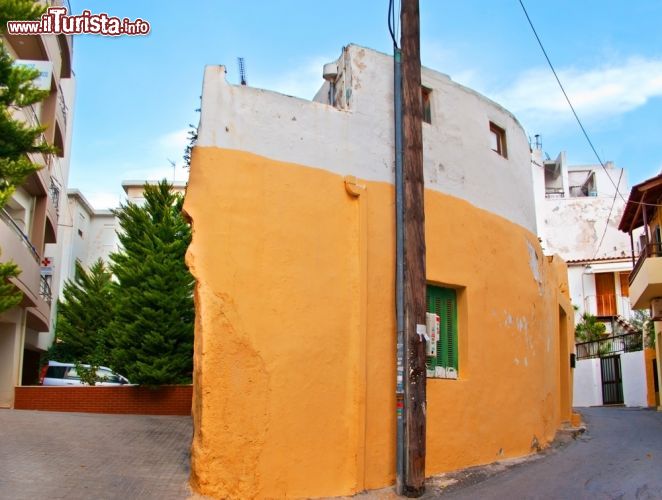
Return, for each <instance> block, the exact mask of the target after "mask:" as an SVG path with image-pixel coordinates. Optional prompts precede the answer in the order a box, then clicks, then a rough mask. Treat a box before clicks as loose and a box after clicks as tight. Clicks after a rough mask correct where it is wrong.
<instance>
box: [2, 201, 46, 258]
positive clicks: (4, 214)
mask: <svg viewBox="0 0 662 500" xmlns="http://www.w3.org/2000/svg"><path fill="white" fill-rule="evenodd" d="M0 219H2V220H4V221H5V222H6V223H7V225H8V226H9V227H10V228H11V229H12V230H13V231H14V232H15V233H16V234H17V235H18V236H19V237H20V239H21V241H22V242H23V244H24V245H25V246H26V247H27V248H28V250H30V254H31V255H32V257H33V258H34V260H36V261H37V262H40V260H41V259H40V257H39V253H38V252H37V249H36V248H35V247H34V245H33V244H32V243H31V242H30V238H28V235H27V234H25V233H24V232H23V230H22V229H21V228H20V227H19V226H18V224H16V222H15V221H14V219H12V216H11V215H9V212H7V210H5V209H4V208H3V209H0Z"/></svg>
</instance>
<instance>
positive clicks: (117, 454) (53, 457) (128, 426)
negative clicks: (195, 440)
mask: <svg viewBox="0 0 662 500" xmlns="http://www.w3.org/2000/svg"><path fill="white" fill-rule="evenodd" d="M191 428H192V427H191V419H190V417H162V416H145V415H98V414H86V413H53V412H37V411H21V410H0V498H11V499H35V498H49V499H55V498H67V499H90V498H103V499H114V498H117V499H119V498H122V499H132V498H141V499H152V498H153V499H157V498H158V499H183V498H187V496H188V487H187V480H188V472H189V447H190V444H191Z"/></svg>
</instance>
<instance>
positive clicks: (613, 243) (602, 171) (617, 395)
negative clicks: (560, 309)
mask: <svg viewBox="0 0 662 500" xmlns="http://www.w3.org/2000/svg"><path fill="white" fill-rule="evenodd" d="M532 163H533V164H532V169H533V176H534V184H535V197H536V211H537V218H538V228H539V231H538V233H539V236H540V239H541V244H542V246H543V249H544V251H545V253H546V254H548V255H553V254H558V255H560V256H561V257H562V258H563V259H564V260H565V261H566V263H567V265H568V284H569V289H570V290H569V291H570V297H571V300H572V303H573V305H574V306H575V309H576V310H575V322H576V323H578V322H580V321H581V320H582V316H583V315H584V314H590V315H592V316H595V317H596V318H597V320H598V321H600V322H601V323H603V324H604V325H605V335H604V338H603V339H602V340H600V341H599V342H587V343H583V342H579V343H577V345H576V355H577V365H576V366H577V367H576V370H575V377H574V391H573V394H574V400H573V406H599V405H602V404H625V405H626V406H648V405H649V403H650V401H651V400H654V393H655V390H654V387H653V384H652V378H647V376H646V352H645V350H644V349H645V342H644V340H645V339H643V338H642V334H641V332H640V331H638V330H637V328H636V327H635V326H634V325H633V324H632V321H633V320H634V319H635V316H636V315H635V313H634V312H633V307H632V304H631V303H630V292H629V276H630V271H631V270H632V258H631V255H630V253H631V250H630V240H629V238H628V237H627V235H625V234H623V233H622V232H621V231H619V230H618V224H619V221H620V220H621V217H622V215H623V211H624V209H625V199H624V197H623V196H622V195H619V194H617V192H616V186H618V191H619V192H620V193H626V192H627V190H628V183H627V173H626V171H625V169H623V168H619V167H617V166H615V165H614V164H613V163H612V162H606V164H605V168H602V166H601V165H570V164H568V161H567V158H566V154H565V152H561V153H560V154H559V155H558V156H557V157H556V158H555V159H554V160H552V159H544V158H543V152H542V150H541V148H535V149H534V150H533V161H532Z"/></svg>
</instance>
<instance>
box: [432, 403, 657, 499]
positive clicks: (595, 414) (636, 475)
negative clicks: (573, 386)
mask: <svg viewBox="0 0 662 500" xmlns="http://www.w3.org/2000/svg"><path fill="white" fill-rule="evenodd" d="M580 411H581V413H582V415H583V416H584V420H585V421H586V423H587V424H588V432H587V433H586V434H584V435H582V436H581V437H580V438H578V439H577V440H576V441H571V442H570V443H569V444H568V445H567V446H563V447H560V448H557V449H555V450H552V451H551V452H550V453H549V454H547V455H546V456H543V457H542V458H540V459H538V460H533V461H530V462H525V463H522V464H520V465H517V466H514V467H512V468H510V469H508V470H507V471H504V472H501V473H498V474H496V475H495V476H493V477H490V478H489V479H486V480H485V481H482V482H478V483H476V484H473V485H465V486H463V487H461V488H458V489H455V488H454V487H451V488H450V489H449V490H447V491H446V492H445V494H443V495H441V494H440V492H439V490H437V491H435V490H434V488H430V490H431V491H429V493H428V495H426V497H427V498H438V497H442V498H448V499H454V500H455V499H472V500H473V499H481V500H482V499H486V500H488V499H518V500H519V499H545V500H547V499H624V500H625V499H662V413H660V412H655V411H652V410H638V409H630V408H586V409H581V410H580ZM468 482H469V483H471V482H472V481H471V480H469V481H468Z"/></svg>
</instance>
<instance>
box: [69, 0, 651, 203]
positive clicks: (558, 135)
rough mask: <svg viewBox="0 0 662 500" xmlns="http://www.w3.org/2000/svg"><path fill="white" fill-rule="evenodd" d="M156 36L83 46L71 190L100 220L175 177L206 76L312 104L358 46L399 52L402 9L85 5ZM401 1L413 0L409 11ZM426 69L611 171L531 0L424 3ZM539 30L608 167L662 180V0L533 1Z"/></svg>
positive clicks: (574, 159)
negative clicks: (131, 185) (392, 22)
mask: <svg viewBox="0 0 662 500" xmlns="http://www.w3.org/2000/svg"><path fill="white" fill-rule="evenodd" d="M71 3H72V8H73V10H74V11H75V12H80V11H81V10H82V9H83V8H85V9H89V10H91V11H92V12H93V13H101V12H106V13H108V14H110V15H115V16H118V17H128V18H130V19H135V18H138V17H140V18H142V19H144V20H146V21H148V22H150V24H151V33H150V34H149V35H148V36H145V37H117V38H111V37H103V36H97V35H80V36H77V37H76V39H75V41H74V70H75V72H76V77H77V96H76V104H75V120H74V135H73V143H72V162H71V170H70V178H69V187H71V188H78V189H80V190H81V191H82V192H83V193H84V194H85V195H86V196H87V197H88V199H89V200H90V201H91V202H92V203H93V205H94V206H95V207H96V208H107V207H111V206H116V205H117V203H118V201H119V199H120V197H121V195H122V189H121V181H122V180H124V179H145V178H162V177H163V176H167V177H168V178H170V179H172V177H173V168H172V167H171V166H170V163H169V160H174V161H176V163H177V167H176V169H175V175H176V179H177V180H184V179H185V177H186V172H185V170H183V169H182V168H181V165H182V164H183V161H182V154H183V150H184V147H185V145H186V131H187V129H188V125H189V124H190V123H192V124H197V122H198V113H196V111H195V110H196V108H198V107H199V96H200V91H201V85H202V75H203V68H204V66H205V65H206V64H225V65H226V66H227V67H228V76H227V78H228V80H229V81H231V82H237V81H238V69H237V62H236V59H237V57H238V56H242V57H244V58H245V61H246V69H247V77H248V83H249V85H251V86H255V87H262V88H267V89H271V90H276V91H280V92H284V93H287V94H291V95H296V96H300V97H304V98H311V97H312V96H313V95H314V93H315V91H316V90H317V88H318V87H319V86H320V85H321V84H322V77H321V66H322V64H323V63H324V62H329V61H331V60H334V59H335V58H337V56H338V55H339V54H340V50H341V47H342V46H343V45H346V44H348V43H357V44H360V45H364V46H367V47H371V48H374V49H377V50H380V51H383V52H387V53H390V52H391V50H392V48H391V42H390V38H389V34H388V30H387V24H386V13H387V7H388V1H387V0H361V1H356V0H354V1H346V0H337V1H335V2H333V3H327V2H313V1H310V0H279V1H273V0H247V1H243V2H238V1H236V0H235V1H227V0H191V1H189V2H164V1H157V0H142V1H136V0H114V1H112V2H108V1H100V0H85V1H83V0H71ZM396 3H398V2H397V1H396ZM420 5H421V51H422V61H423V64H424V65H426V66H428V67H431V68H433V69H436V70H438V71H441V72H443V73H446V74H449V75H450V76H451V78H453V79H454V80H456V81H458V82H460V83H463V84H465V85H468V86H470V87H472V88H474V89H475V90H477V91H479V92H481V93H483V94H485V95H487V96H488V97H491V98H492V99H494V100H496V101H497V102H499V103H500V104H502V105H504V106H505V107H506V108H507V109H509V110H510V111H512V112H513V113H514V114H515V115H516V116H517V117H518V118H519V120H520V122H521V123H522V124H523V126H524V127H525V129H526V131H527V133H528V134H529V135H531V136H533V135H534V134H541V136H542V141H543V149H544V150H545V151H546V152H547V153H548V154H549V155H550V156H551V157H556V155H557V154H558V152H559V151H561V150H566V151H567V152H568V161H569V162H570V163H571V164H586V163H596V160H595V157H594V156H593V154H592V152H591V150H590V149H589V147H588V145H587V144H586V142H585V140H584V138H583V136H582V135H581V132H580V130H579V128H578V126H577V125H576V123H575V122H574V119H573V117H572V115H571V112H570V110H569V108H568V106H567V104H566V103H565V101H564V99H563V95H562V94H561V92H560V91H559V90H558V87H557V86H556V82H555V80H554V78H553V75H552V73H551V72H550V70H549V69H548V67H547V65H546V62H545V60H544V58H543V55H542V53H541V51H540V49H539V47H538V45H537V43H536V41H535V39H534V37H533V34H532V32H531V30H530V28H529V26H528V24H527V22H526V18H525V17H524V14H523V12H522V10H521V7H520V5H519V3H518V1H517V0H453V1H451V0H420ZM525 5H526V6H527V9H528V11H529V15H530V16H531V18H532V20H533V22H534V24H535V26H536V29H537V30H538V34H539V35H540V37H541V39H542V41H543V43H544V44H545V47H546V49H547V52H548V54H549V56H550V58H551V59H552V62H553V63H554V65H555V67H556V69H557V72H558V73H559V76H560V78H561V80H562V82H563V83H564V85H565V86H566V90H567V91H568V94H569V95H570V98H571V99H572V100H573V104H574V105H575V108H576V109H577V111H578V113H579V115H580V117H581V118H582V120H583V122H584V125H585V126H586V128H587V129H588V131H589V134H590V135H591V138H592V140H593V142H594V144H595V146H596V148H597V150H598V152H599V153H600V155H601V157H602V159H603V160H604V161H607V160H612V161H614V162H615V163H616V164H617V165H618V166H622V167H625V168H627V169H628V174H629V182H630V185H631V184H633V183H637V182H640V181H642V180H644V179H645V178H647V177H650V176H652V175H655V174H657V173H658V172H659V171H660V169H661V168H662V147H660V143H661V142H662V51H661V48H662V34H661V33H662V30H660V23H661V22H662V2H659V1H651V0H630V1H628V2H624V1H622V0H582V1H577V0H556V1H554V2H550V1H543V0H525Z"/></svg>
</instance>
